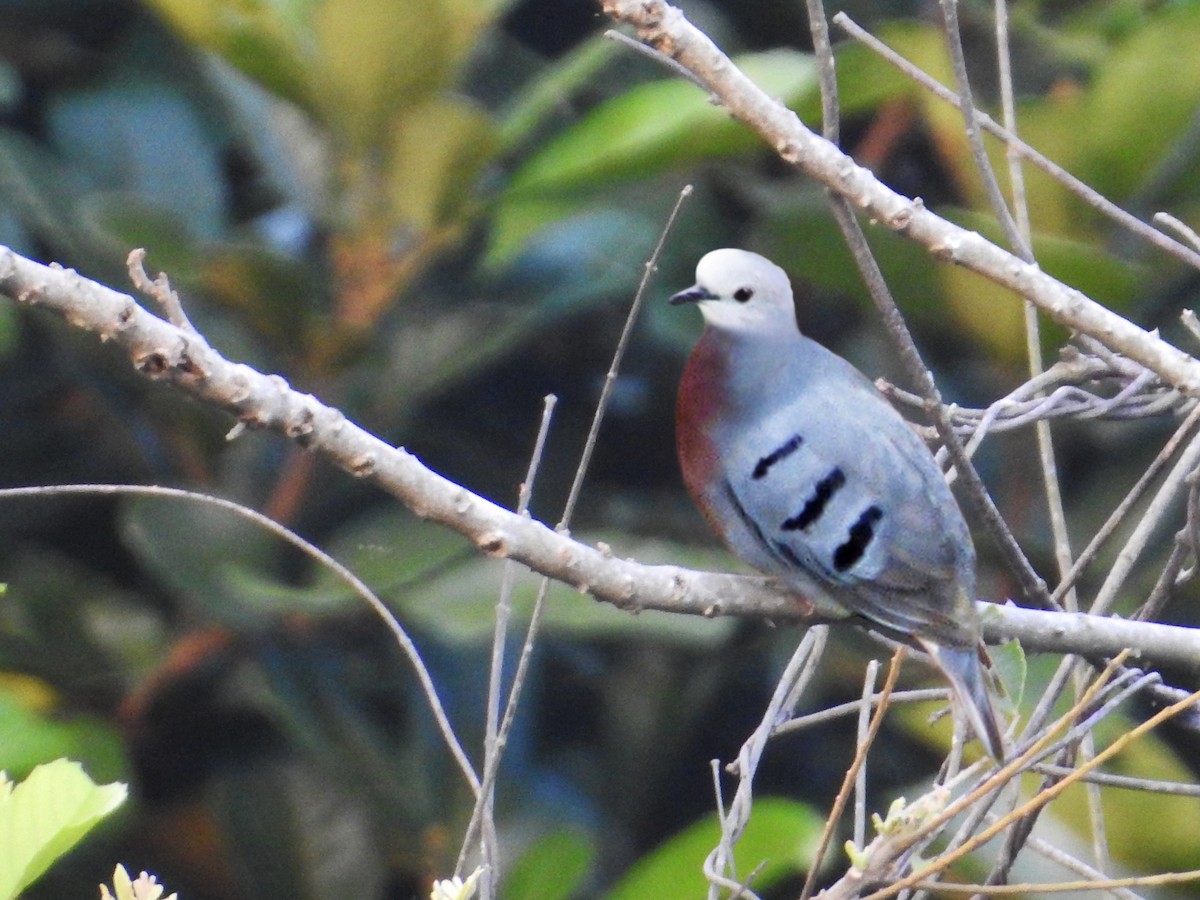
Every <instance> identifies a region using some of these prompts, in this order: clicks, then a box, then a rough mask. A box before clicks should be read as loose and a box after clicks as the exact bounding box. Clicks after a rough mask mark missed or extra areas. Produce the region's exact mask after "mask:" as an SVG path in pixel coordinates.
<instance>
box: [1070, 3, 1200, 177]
mask: <svg viewBox="0 0 1200 900" xmlns="http://www.w3.org/2000/svg"><path fill="white" fill-rule="evenodd" d="M1198 35H1200V6H1197V5H1196V4H1194V3H1193V4H1175V5H1170V6H1168V7H1166V8H1164V9H1163V10H1162V14H1161V15H1158V16H1154V17H1153V18H1151V19H1149V20H1148V22H1147V24H1146V26H1145V27H1144V28H1142V29H1141V30H1140V31H1139V32H1138V33H1137V34H1136V35H1134V36H1133V37H1131V38H1130V39H1129V40H1126V41H1124V42H1123V43H1122V44H1121V45H1120V46H1118V47H1117V48H1115V49H1114V50H1113V51H1112V52H1111V53H1110V54H1109V56H1108V57H1107V58H1106V59H1105V60H1104V65H1103V66H1101V67H1100V69H1099V70H1098V72H1097V77H1096V80H1095V82H1094V83H1093V84H1092V87H1091V90H1090V91H1089V93H1088V102H1087V104H1086V112H1085V116H1084V118H1085V122H1086V127H1085V128H1083V129H1081V130H1079V131H1075V132H1073V133H1072V139H1073V140H1074V141H1076V142H1077V146H1078V148H1079V150H1081V151H1083V152H1082V153H1081V154H1080V162H1081V164H1082V166H1083V168H1081V169H1074V170H1073V171H1074V172H1075V174H1076V175H1078V176H1079V177H1080V178H1082V179H1083V180H1084V181H1085V182H1087V183H1088V184H1090V185H1091V186H1092V187H1095V188H1096V189H1097V190H1099V191H1100V192H1101V193H1103V194H1106V195H1107V196H1110V197H1125V196H1127V195H1128V194H1129V193H1131V192H1132V191H1134V190H1136V189H1137V188H1138V186H1139V185H1142V184H1144V183H1145V181H1146V180H1147V179H1148V178H1151V177H1152V176H1153V175H1154V173H1155V172H1156V170H1157V169H1158V168H1159V167H1160V166H1162V165H1164V163H1166V164H1167V165H1170V163H1169V162H1167V161H1168V158H1169V157H1170V155H1171V153H1172V152H1174V149H1175V147H1176V144H1177V143H1178V141H1179V140H1180V139H1181V138H1182V137H1183V136H1184V135H1185V133H1186V132H1187V130H1188V129H1189V128H1191V127H1192V124H1191V123H1192V121H1193V118H1194V115H1195V111H1196V107H1197V105H1198V104H1200V53H1197V52H1196V41H1197V36H1198Z"/></svg>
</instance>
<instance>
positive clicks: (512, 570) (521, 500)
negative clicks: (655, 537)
mask: <svg viewBox="0 0 1200 900" xmlns="http://www.w3.org/2000/svg"><path fill="white" fill-rule="evenodd" d="M557 403H558V398H557V397H556V396H554V395H553V394H548V395H547V396H546V397H544V398H543V399H542V418H541V421H540V423H539V424H538V431H537V437H536V438H535V439H534V442H533V452H532V453H530V455H529V467H528V468H527V470H526V472H525V478H524V480H523V481H522V482H521V487H520V489H519V491H518V493H517V513H518V515H527V514H528V510H529V501H530V500H531V499H532V497H533V485H534V483H535V482H536V481H537V473H538V468H539V467H540V466H541V462H542V457H543V455H544V454H545V450H546V437H547V435H548V434H549V432H550V420H551V418H552V417H553V415H554V407H555V405H556V404H557ZM516 576H517V565H516V563H514V562H513V561H512V560H507V561H506V562H505V564H504V573H503V576H502V579H501V583H500V596H499V599H498V600H497V602H496V616H495V626H494V629H493V633H492V660H491V668H490V670H489V673H488V697H487V722H486V735H485V737H484V761H483V782H482V786H481V790H480V792H479V797H478V798H476V800H475V808H474V809H473V810H472V811H471V819H470V821H469V822H468V823H467V827H466V830H465V832H464V833H463V839H462V846H461V848H460V849H459V851H458V862H457V864H456V865H455V867H454V874H455V875H457V876H459V877H462V876H463V874H464V872H465V870H466V864H467V853H468V851H469V850H470V847H471V844H472V843H473V842H474V840H475V831H476V829H477V828H480V825H481V823H482V822H483V820H484V819H485V818H488V819H490V818H491V817H492V811H493V808H494V804H495V783H496V773H497V772H498V771H499V769H500V759H501V757H502V756H503V755H504V747H505V745H506V743H507V737H508V736H507V733H506V730H505V729H504V728H503V727H502V724H501V722H500V688H501V684H502V682H503V665H504V645H505V642H506V640H507V637H508V622H509V619H510V617H511V616H512V591H513V585H514V583H515V581H516ZM515 683H516V679H514V686H515ZM508 718H509V717H508V709H507V708H506V709H505V720H506V721H508ZM494 824H495V823H494V822H493V823H492V827H491V828H488V827H486V826H485V827H483V828H482V829H481V833H482V834H483V835H484V836H485V837H484V840H483V841H482V848H481V849H482V851H483V852H482V853H481V856H482V864H483V865H485V866H487V867H488V874H486V875H485V876H484V878H483V883H482V884H481V892H482V894H483V896H488V895H489V894H490V893H493V892H494V887H493V886H494V880H493V879H492V878H491V875H492V873H495V872H497V868H496V863H497V860H496V850H497V848H496V847H495V846H494V844H493V842H492V841H491V839H490V837H489V836H488V835H489V832H491V833H492V834H493V835H494V832H495V827H494ZM489 882H490V883H489Z"/></svg>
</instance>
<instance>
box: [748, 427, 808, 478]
mask: <svg viewBox="0 0 1200 900" xmlns="http://www.w3.org/2000/svg"><path fill="white" fill-rule="evenodd" d="M803 443H804V438H802V437H800V435H798V434H793V435H792V436H791V437H790V438H788V439H787V440H786V441H784V442H783V443H782V444H780V445H779V446H778V447H776V448H775V449H774V450H772V451H771V452H770V453H768V454H767V455H766V456H764V457H763V458H762V459H760V460H759V461H758V462H757V463H755V464H754V471H753V472H751V473H750V477H751V478H753V479H754V480H755V481H758V480H759V479H760V478H763V477H765V476H766V474H767V472H769V471H770V470H771V466H773V465H775V463H777V462H783V461H784V460H785V459H787V458H788V457H789V456H791V455H792V454H793V453H795V452H796V451H797V450H799V449H800V445H801V444H803Z"/></svg>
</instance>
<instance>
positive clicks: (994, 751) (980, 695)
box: [921, 641, 1004, 763]
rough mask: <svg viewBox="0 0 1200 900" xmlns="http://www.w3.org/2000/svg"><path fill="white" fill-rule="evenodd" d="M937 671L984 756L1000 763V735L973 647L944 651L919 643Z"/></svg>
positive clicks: (943, 649)
mask: <svg viewBox="0 0 1200 900" xmlns="http://www.w3.org/2000/svg"><path fill="white" fill-rule="evenodd" d="M921 644H922V645H923V646H924V648H925V650H926V651H927V652H928V653H929V655H930V656H932V657H933V660H934V662H936V663H937V665H938V668H939V669H941V670H942V671H943V672H944V673H945V675H946V677H947V678H948V679H949V681H950V692H951V694H952V695H953V696H954V700H955V703H954V705H955V706H956V707H957V708H958V709H959V710H961V712H962V714H963V715H965V716H966V718H967V721H968V722H969V723H970V725H971V730H972V731H974V732H975V734H976V735H977V736H978V738H979V740H980V741H981V742H982V743H983V746H984V747H985V748H986V749H987V752H988V753H989V754H990V755H991V757H992V758H993V759H994V760H996V761H997V762H1001V763H1002V762H1004V735H1003V730H1002V729H1001V727H1000V719H999V717H998V716H997V715H996V708H995V707H994V706H993V705H992V695H991V693H990V692H989V691H988V685H987V679H986V678H985V677H984V674H983V666H982V664H981V663H980V661H979V651H978V650H977V649H976V648H975V647H946V646H943V645H941V644H935V643H933V642H932V641H921Z"/></svg>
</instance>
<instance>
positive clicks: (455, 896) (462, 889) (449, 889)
mask: <svg viewBox="0 0 1200 900" xmlns="http://www.w3.org/2000/svg"><path fill="white" fill-rule="evenodd" d="M482 877H483V866H480V867H479V868H478V869H476V870H475V871H474V872H472V873H471V874H470V875H468V876H467V880H466V881H463V880H462V879H461V878H459V877H458V876H457V875H455V876H454V877H453V878H447V879H446V880H445V881H435V882H434V883H433V891H432V892H431V893H430V894H429V900H471V898H472V897H474V896H475V888H476V887H478V886H479V879H480V878H482Z"/></svg>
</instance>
